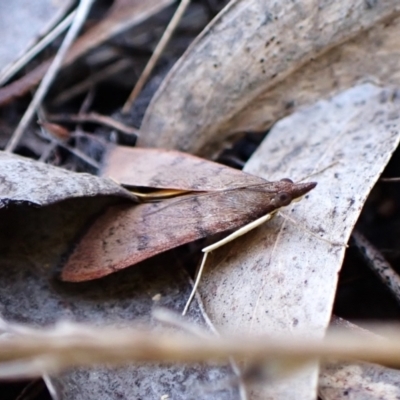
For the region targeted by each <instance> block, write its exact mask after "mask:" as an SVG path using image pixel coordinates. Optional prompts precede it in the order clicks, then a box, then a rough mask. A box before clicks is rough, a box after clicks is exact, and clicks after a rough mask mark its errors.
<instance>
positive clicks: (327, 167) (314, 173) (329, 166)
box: [297, 161, 340, 183]
mask: <svg viewBox="0 0 400 400" xmlns="http://www.w3.org/2000/svg"><path fill="white" fill-rule="evenodd" d="M339 163H340V161H335V162H333V163H332V164H329V165H327V166H326V167H324V168H322V169H319V170H318V171H315V172H312V173H311V174H309V175H306V176H305V177H304V178H301V179H300V180H299V181H298V182H297V183H300V182H303V181H305V180H307V179H309V178H311V177H313V176H315V175H319V174H322V173H323V172H325V171H326V170H327V169H329V168H332V167H333V166H334V165H336V164H339Z"/></svg>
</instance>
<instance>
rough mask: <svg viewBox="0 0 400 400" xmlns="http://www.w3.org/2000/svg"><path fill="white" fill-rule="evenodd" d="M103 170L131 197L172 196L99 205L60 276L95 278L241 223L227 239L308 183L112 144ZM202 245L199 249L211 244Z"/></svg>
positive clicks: (75, 279) (172, 153) (306, 189)
mask: <svg viewBox="0 0 400 400" xmlns="http://www.w3.org/2000/svg"><path fill="white" fill-rule="evenodd" d="M103 175H106V176H109V177H111V178H113V179H116V180H117V181H118V182H120V183H121V184H123V185H125V186H129V187H134V188H135V193H137V194H139V196H140V192H139V189H141V188H143V187H147V188H153V189H174V190H175V192H176V193H180V195H179V196H178V197H174V198H166V199H163V200H162V201H156V202H150V203H142V204H138V205H129V204H128V205H117V206H113V207H110V208H109V209H107V210H106V211H105V213H104V214H103V215H101V216H100V217H99V218H98V219H97V220H96V221H95V222H94V224H93V225H92V226H91V227H90V228H89V230H88V231H87V233H86V234H85V235H84V236H83V238H82V239H81V240H80V242H79V243H78V244H77V246H76V247H75V249H74V250H73V251H72V253H71V255H70V256H69V258H68V260H67V262H66V264H65V265H64V267H63V270H62V274H61V279H62V280H64V281H71V282H79V281H86V280H91V279H96V278H100V277H103V276H105V275H108V274H110V273H112V272H116V271H119V270H121V269H123V268H126V267H128V266H130V265H133V264H136V263H138V262H139V261H142V260H145V259H147V258H149V257H151V256H154V255H156V254H158V253H161V252H163V251H166V250H169V249H172V248H174V247H177V246H179V245H182V244H185V243H188V242H192V241H194V240H196V239H200V238H204V237H207V236H211V235H213V234H216V233H218V232H225V231H232V230H236V229H237V228H240V227H244V226H245V228H242V230H239V233H238V234H235V233H233V234H232V235H230V236H229V238H230V239H229V240H232V239H234V238H235V237H237V236H240V235H242V234H244V233H246V232H247V231H249V230H251V229H253V228H255V227H256V226H258V225H260V224H261V223H263V222H265V221H266V220H268V219H269V218H270V217H271V216H272V215H273V214H274V213H275V212H277V211H278V210H279V209H280V208H281V207H284V206H287V205H289V204H290V203H291V202H292V201H295V200H298V199H300V198H301V197H302V196H304V195H305V194H306V193H308V192H309V191H310V190H311V189H313V188H314V187H315V186H316V183H315V182H308V183H293V182H292V181H291V180H290V179H282V180H280V181H275V182H268V181H266V180H264V179H262V178H259V177H256V176H253V175H249V174H246V173H243V172H241V171H237V170H235V169H232V168H229V167H226V166H223V165H220V164H217V163H214V162H211V161H207V160H204V159H201V158H198V157H195V156H192V155H188V154H184V153H180V152H177V151H166V150H159V149H138V148H123V147H116V148H114V150H113V151H112V153H111V154H110V155H109V158H108V165H107V166H106V168H105V170H104V173H103ZM167 193H169V192H167ZM176 193H175V194H176ZM147 198H150V200H152V199H155V197H154V195H150V196H149V195H148V194H147ZM248 224H250V225H249V226H248V227H247V225H248ZM222 242H223V243H221V242H218V244H220V245H223V244H224V243H225V242H226V241H222ZM217 247H218V246H217ZM209 248H210V249H209ZM209 248H206V249H204V250H203V251H205V252H206V254H207V252H209V251H211V250H213V249H214V248H216V247H215V245H214V246H209ZM207 249H209V250H207ZM204 261H205V260H203V264H204Z"/></svg>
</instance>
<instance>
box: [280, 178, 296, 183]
mask: <svg viewBox="0 0 400 400" xmlns="http://www.w3.org/2000/svg"><path fill="white" fill-rule="evenodd" d="M281 182H288V183H293V181H292V180H291V179H289V178H283V179H281Z"/></svg>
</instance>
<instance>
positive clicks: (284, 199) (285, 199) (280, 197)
mask: <svg viewBox="0 0 400 400" xmlns="http://www.w3.org/2000/svg"><path fill="white" fill-rule="evenodd" d="M276 200H277V203H278V204H279V205H280V206H281V207H283V206H287V205H289V204H290V203H291V202H292V196H290V194H289V193H286V192H282V193H279V194H277V195H276Z"/></svg>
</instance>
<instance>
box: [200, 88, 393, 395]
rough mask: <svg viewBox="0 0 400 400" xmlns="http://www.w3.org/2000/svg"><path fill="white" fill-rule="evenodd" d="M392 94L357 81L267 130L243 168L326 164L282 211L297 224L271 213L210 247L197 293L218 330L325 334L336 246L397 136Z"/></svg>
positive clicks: (297, 386) (300, 391) (293, 391)
mask: <svg viewBox="0 0 400 400" xmlns="http://www.w3.org/2000/svg"><path fill="white" fill-rule="evenodd" d="M399 99H400V96H399V94H398V91H396V90H395V89H386V90H383V89H380V88H376V87H374V86H372V85H364V86H360V87H356V88H354V89H351V90H348V91H346V92H344V93H342V94H341V95H338V96H336V97H334V98H332V99H331V100H330V101H321V102H319V103H317V104H316V105H315V106H313V107H310V108H309V109H305V110H303V111H302V112H298V113H296V114H294V115H293V116H291V117H288V118H286V119H284V120H282V121H280V122H279V123H278V124H277V125H276V126H275V127H274V128H273V129H272V131H271V132H270V134H269V135H268V137H267V138H266V140H265V141H264V143H263V144H262V145H261V146H260V148H259V149H258V150H257V151H256V153H255V154H254V155H253V157H252V159H251V160H250V161H249V163H248V164H247V166H246V168H245V170H246V171H247V172H251V173H254V174H256V175H259V176H263V177H268V178H270V179H278V178H279V177H282V176H288V175H289V176H292V177H293V178H294V179H301V178H302V177H305V176H308V175H309V174H310V173H315V172H318V171H319V170H321V169H323V168H325V167H328V166H329V168H328V169H326V170H324V171H322V172H320V173H319V174H318V175H317V176H316V177H314V179H315V180H316V181H317V182H318V186H317V188H316V189H315V190H314V191H313V192H311V193H310V194H309V196H308V197H309V198H308V199H307V201H302V202H301V203H300V204H298V205H296V207H295V208H294V209H293V210H292V212H290V213H288V215H289V217H290V218H291V219H294V220H295V221H297V222H296V225H295V224H294V223H291V222H290V221H287V220H284V219H282V218H279V217H278V218H276V220H275V221H272V222H271V223H269V224H267V225H266V226H263V227H260V228H259V229H258V230H257V231H256V232H252V233H249V234H248V235H246V236H245V237H243V239H239V240H237V241H236V242H235V243H232V245H227V246H226V248H223V249H221V251H217V252H216V254H215V260H214V263H212V262H211V260H210V262H209V268H208V273H207V274H206V277H205V278H204V279H203V282H202V283H201V285H200V292H201V296H202V298H203V300H204V302H205V308H206V312H207V314H208V315H209V317H210V318H211V320H212V321H213V323H214V324H215V325H216V326H217V327H218V328H219V329H221V330H222V331H229V332H230V333H233V332H235V333H236V332H237V333H239V332H246V333H254V334H260V333H265V332H274V333H275V334H276V333H277V332H281V331H284V332H294V333H301V332H304V333H306V335H312V336H315V337H322V336H323V335H324V331H325V328H326V326H327V324H328V322H329V320H330V316H331V312H332V310H331V308H332V303H333V299H334V295H335V291H336V283H337V274H338V271H339V270H340V267H341V264H342V260H343V255H344V250H345V247H344V244H346V243H347V240H348V238H349V235H350V233H351V230H352V228H353V226H354V224H355V222H356V220H357V218H358V215H359V213H360V211H361V208H362V206H363V203H364V201H365V199H366V197H367V195H368V193H369V191H370V190H371V188H372V186H373V185H374V183H375V182H376V180H377V179H378V178H379V174H380V173H381V172H382V170H383V168H384V167H385V165H386V163H387V162H388V160H389V159H390V156H391V154H392V152H393V151H394V149H395V148H396V147H397V145H398V142H399V139H400V135H399V132H400V112H399V104H400V103H399ZM333 163H334V164H333ZM307 231H311V232H313V233H314V235H312V234H310V233H309V232H307ZM315 235H317V236H319V237H321V239H319V238H318V237H315ZM324 240H328V241H331V242H332V244H331V243H329V242H326V241H324ZM333 243H343V246H339V245H334V244H333ZM316 383H317V369H316V368H315V369H314V371H310V372H309V373H308V376H307V374H305V376H303V378H302V379H299V380H298V381H297V382H296V381H291V382H289V383H285V384H284V385H281V387H280V388H279V389H276V391H275V389H273V387H272V386H270V387H269V388H268V390H267V393H268V395H271V396H274V398H275V399H279V398H284V399H290V398H314V397H315V390H316ZM253 395H254V397H253V398H255V399H257V398H265V397H266V396H267V394H266V392H262V394H260V393H256V392H254V393H253Z"/></svg>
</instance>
